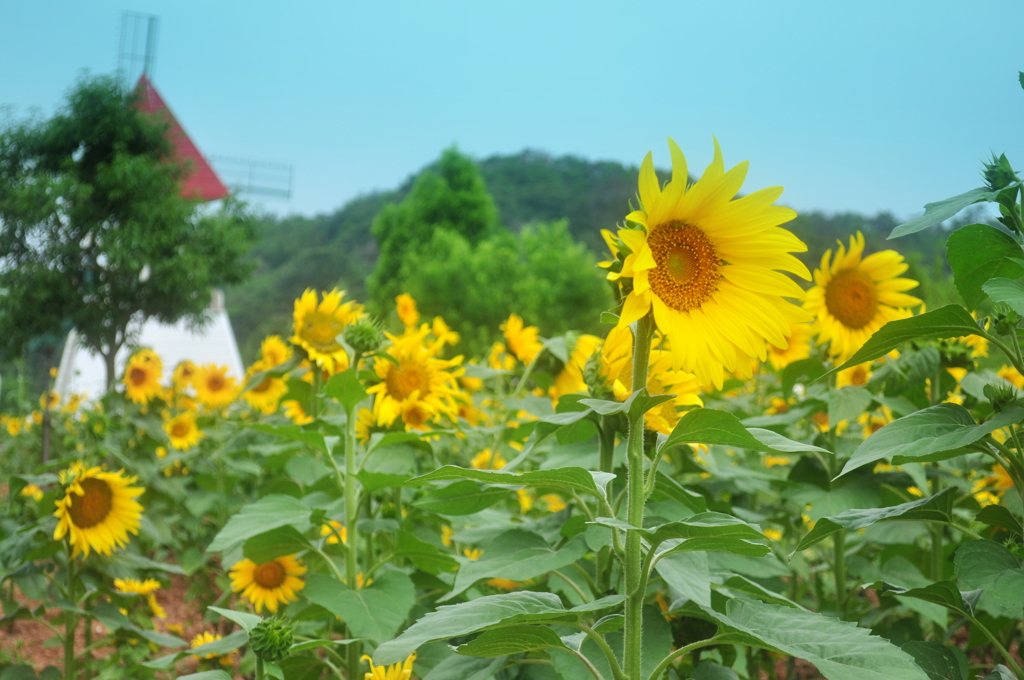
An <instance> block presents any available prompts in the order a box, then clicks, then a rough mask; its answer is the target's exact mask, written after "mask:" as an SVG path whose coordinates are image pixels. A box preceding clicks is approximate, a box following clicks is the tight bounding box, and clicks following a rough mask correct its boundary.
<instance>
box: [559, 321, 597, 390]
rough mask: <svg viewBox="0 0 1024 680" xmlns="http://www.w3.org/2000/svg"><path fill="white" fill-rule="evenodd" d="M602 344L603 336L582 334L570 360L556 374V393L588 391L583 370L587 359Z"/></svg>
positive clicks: (577, 340)
mask: <svg viewBox="0 0 1024 680" xmlns="http://www.w3.org/2000/svg"><path fill="white" fill-rule="evenodd" d="M600 346H601V338H599V337H597V336H595V335H581V336H580V337H579V338H577V339H576V345H575V346H574V347H573V349H572V353H571V354H570V355H569V362H568V363H567V364H566V365H565V367H564V368H563V369H562V370H561V372H560V373H559V374H558V375H557V376H555V385H554V395H555V396H556V397H561V396H562V395H565V394H574V393H576V392H586V390H587V382H586V380H584V379H583V371H584V369H585V368H586V367H587V359H589V358H590V355H591V354H593V353H594V352H595V351H596V350H597V348H598V347H600Z"/></svg>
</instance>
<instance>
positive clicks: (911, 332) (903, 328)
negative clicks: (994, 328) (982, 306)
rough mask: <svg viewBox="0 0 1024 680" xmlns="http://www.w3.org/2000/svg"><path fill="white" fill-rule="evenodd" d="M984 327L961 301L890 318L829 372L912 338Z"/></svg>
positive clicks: (871, 357) (958, 334)
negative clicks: (901, 316) (890, 319)
mask: <svg viewBox="0 0 1024 680" xmlns="http://www.w3.org/2000/svg"><path fill="white" fill-rule="evenodd" d="M980 330H981V329H980V327H979V326H978V322H977V321H975V320H974V317H972V316H971V314H970V312H968V311H967V310H966V309H964V308H963V307H961V306H960V305H946V306H945V307H940V308H938V309H934V310H932V311H930V312H925V313H924V314H918V315H917V316H911V317H909V318H906V319H897V320H896V321H890V322H889V323H887V324H885V325H884V326H882V327H881V328H879V329H878V330H877V331H876V332H875V334H874V335H872V336H871V337H870V338H868V341H867V342H865V343H864V346H863V347H861V348H860V349H859V350H857V351H856V352H855V353H854V355H853V356H852V357H850V358H849V359H848V360H847V361H846V363H844V364H843V365H841V366H837V367H835V368H833V369H832V370H831V371H829V372H828V373H826V374H825V375H831V374H833V373H836V372H838V371H841V370H843V369H845V368H849V367H850V366H856V365H857V364H863V363H864V362H865V361H872V360H874V359H877V358H878V357H880V356H883V355H885V354H888V353H889V352H891V351H893V350H894V349H897V348H898V347H900V346H901V345H902V344H903V343H905V342H910V341H911V340H928V339H936V338H959V337H961V336H963V335H977V334H978V333H979V331H980Z"/></svg>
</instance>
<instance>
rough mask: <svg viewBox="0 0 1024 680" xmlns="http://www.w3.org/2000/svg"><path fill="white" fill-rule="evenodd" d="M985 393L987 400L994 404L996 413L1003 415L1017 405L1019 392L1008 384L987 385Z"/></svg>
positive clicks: (993, 407) (993, 408)
mask: <svg viewBox="0 0 1024 680" xmlns="http://www.w3.org/2000/svg"><path fill="white" fill-rule="evenodd" d="M983 392H984V393H985V398H987V399H988V400H989V401H990V402H992V410H993V411H995V412H996V413H1002V412H1003V411H1005V410H1006V409H1008V408H1010V407H1011V406H1015V405H1016V404H1017V390H1016V389H1015V388H1014V386H1013V385H1011V384H1009V383H1007V382H1002V381H1000V384H989V385H985V387H984V389H983Z"/></svg>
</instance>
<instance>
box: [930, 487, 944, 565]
mask: <svg viewBox="0 0 1024 680" xmlns="http://www.w3.org/2000/svg"><path fill="white" fill-rule="evenodd" d="M936 472H938V470H936ZM940 491H942V480H941V479H939V476H938V475H937V474H936V475H935V476H934V477H932V495H933V496H934V495H935V494H937V493H939V492H940ZM928 528H929V530H930V531H931V534H932V549H931V562H932V565H931V566H932V580H933V581H941V580H942V578H943V571H944V570H943V568H942V567H943V561H944V560H943V555H942V525H941V524H932V525H931V526H929V527H928Z"/></svg>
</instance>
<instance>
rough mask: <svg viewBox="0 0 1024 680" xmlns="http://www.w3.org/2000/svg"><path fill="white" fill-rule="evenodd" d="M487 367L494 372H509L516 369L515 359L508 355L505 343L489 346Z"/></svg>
mask: <svg viewBox="0 0 1024 680" xmlns="http://www.w3.org/2000/svg"><path fill="white" fill-rule="evenodd" d="M487 365H488V366H490V367H491V368H493V369H494V370H496V371H511V370H512V369H513V368H515V367H516V358H515V357H514V356H513V355H512V354H509V352H508V349H507V348H506V347H505V343H503V342H496V343H494V344H493V345H491V351H490V353H489V354H488V355H487Z"/></svg>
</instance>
